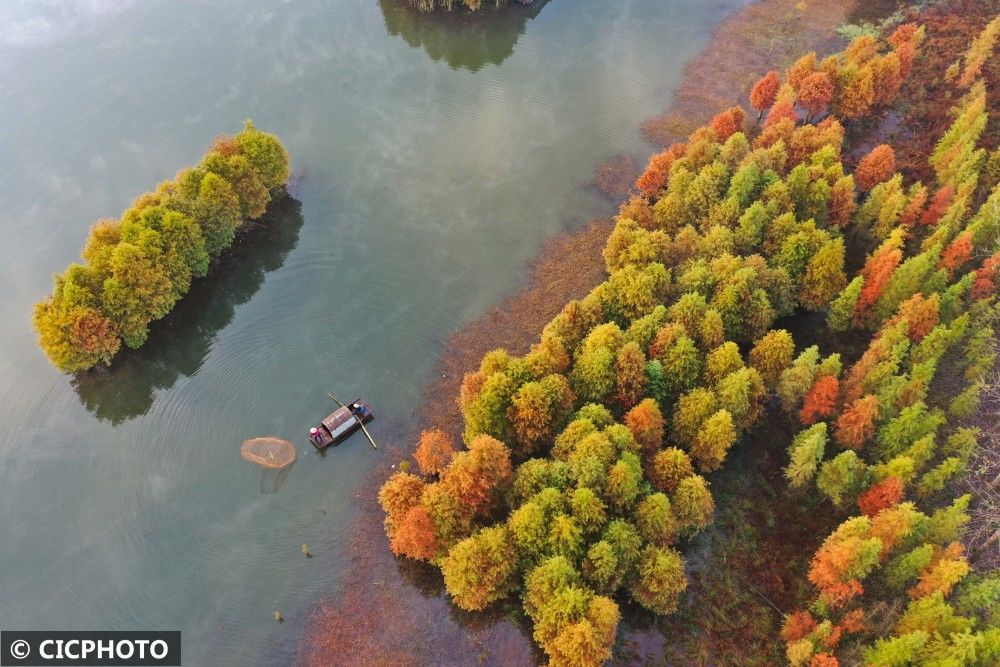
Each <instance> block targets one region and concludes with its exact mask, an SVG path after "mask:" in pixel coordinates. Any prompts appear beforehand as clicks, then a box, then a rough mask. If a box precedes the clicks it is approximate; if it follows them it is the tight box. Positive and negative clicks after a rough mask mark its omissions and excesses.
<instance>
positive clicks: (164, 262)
mask: <svg viewBox="0 0 1000 667" xmlns="http://www.w3.org/2000/svg"><path fill="white" fill-rule="evenodd" d="M288 176H289V162H288V154H287V152H286V151H285V148H284V147H283V146H282V145H281V142H280V141H279V140H278V138H277V137H275V136H274V135H271V134H267V133H264V132H261V131H260V130H257V129H256V128H255V127H254V126H253V123H251V122H250V121H247V123H246V127H244V128H243V130H242V131H240V132H239V133H237V134H236V135H234V136H232V137H226V136H222V137H219V138H218V139H216V140H215V142H214V143H213V144H212V147H211V148H210V149H209V151H208V152H207V153H206V154H205V156H204V158H202V161H201V163H199V164H198V165H197V166H195V167H190V168H187V169H184V170H182V171H181V172H180V173H178V174H177V176H176V177H175V178H174V179H173V180H170V181H164V182H163V183H160V184H159V185H158V186H157V188H156V190H155V191H154V192H147V193H146V194H144V195H142V196H141V197H139V198H138V199H136V200H135V202H133V204H132V206H131V207H130V208H129V209H128V210H127V211H125V212H124V213H123V214H122V215H121V217H120V218H119V219H117V220H115V219H108V220H101V221H99V222H98V223H97V224H95V225H94V226H93V227H92V228H91V229H90V234H89V236H88V238H87V242H86V245H85V246H84V249H83V251H82V253H81V257H82V259H83V261H84V263H83V264H73V265H71V266H70V267H69V268H68V269H66V271H65V272H64V273H61V274H58V275H56V277H55V288H54V289H53V291H52V295H51V296H50V297H48V298H47V299H46V300H44V301H42V302H41V303H39V304H38V305H37V306H36V307H35V314H34V323H35V329H36V330H37V331H38V334H39V344H40V345H41V347H42V349H43V350H44V351H45V354H46V355H48V358H49V360H50V361H51V362H52V364H53V365H55V366H56V368H58V369H60V370H62V371H66V372H76V371H82V370H86V369H88V368H92V367H93V366H96V365H97V364H99V363H101V362H103V363H106V364H107V363H110V362H111V359H112V358H113V357H114V356H115V355H116V354H117V353H118V350H119V349H120V347H121V344H122V343H123V342H124V343H125V345H126V346H128V347H130V348H137V347H139V346H141V345H142V344H143V343H144V342H145V341H146V338H147V337H148V335H149V325H150V323H151V322H154V321H156V320H159V319H161V318H163V317H164V316H165V315H166V314H167V313H169V312H170V311H171V309H172V308H173V307H174V305H175V304H176V303H177V301H178V300H179V299H181V298H182V297H183V296H184V295H185V294H186V293H187V292H188V290H189V289H190V288H191V281H192V280H193V279H195V278H201V277H204V276H205V275H207V273H208V271H209V267H210V265H211V262H212V261H213V259H215V258H216V257H218V256H219V254H220V253H222V252H223V251H225V250H226V249H227V248H228V247H230V246H231V245H232V243H233V242H234V240H235V239H236V238H237V235H238V233H239V231H240V229H241V227H242V226H243V225H244V224H248V222H249V221H253V220H256V219H258V218H260V217H261V216H262V215H263V214H264V212H265V210H266V209H267V205H268V203H269V202H270V201H271V199H272V197H274V196H275V195H277V194H278V193H279V192H280V191H281V189H282V188H283V187H284V186H285V184H286V182H287V181H288Z"/></svg>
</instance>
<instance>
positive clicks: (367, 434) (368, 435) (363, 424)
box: [327, 393, 378, 449]
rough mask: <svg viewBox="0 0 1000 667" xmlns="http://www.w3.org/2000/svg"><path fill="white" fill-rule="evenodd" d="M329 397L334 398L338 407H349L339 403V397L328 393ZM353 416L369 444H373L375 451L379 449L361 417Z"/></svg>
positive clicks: (353, 413)
mask: <svg viewBox="0 0 1000 667" xmlns="http://www.w3.org/2000/svg"><path fill="white" fill-rule="evenodd" d="M327 396H329V397H330V398H332V399H333V402H334V403H336V404H337V405H339V406H340V407H342V408H343V407H347V406H345V405H344V404H343V403H341V402H340V401H338V400H337V397H336V396H334V395H333V394H330V393H327ZM351 414H352V415H354V418H355V419H356V420H357V422H358V426H360V427H361V430H362V431H364V433H365V437H366V438H368V442H370V443H372V447H374V448H375V449H378V445H376V444H375V439H374V438H372V434H371V433H369V432H368V429H367V428H365V423H364V421H362V419H361V417H358V413H356V412H352V413H351Z"/></svg>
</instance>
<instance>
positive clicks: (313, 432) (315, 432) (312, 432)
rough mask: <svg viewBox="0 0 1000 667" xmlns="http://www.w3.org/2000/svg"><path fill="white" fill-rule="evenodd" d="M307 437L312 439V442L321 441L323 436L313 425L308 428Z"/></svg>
mask: <svg viewBox="0 0 1000 667" xmlns="http://www.w3.org/2000/svg"><path fill="white" fill-rule="evenodd" d="M309 437H310V438H312V439H313V442H323V436H322V435H321V434H320V432H319V429H318V428H316V427H315V426H313V427H312V428H311V429H309Z"/></svg>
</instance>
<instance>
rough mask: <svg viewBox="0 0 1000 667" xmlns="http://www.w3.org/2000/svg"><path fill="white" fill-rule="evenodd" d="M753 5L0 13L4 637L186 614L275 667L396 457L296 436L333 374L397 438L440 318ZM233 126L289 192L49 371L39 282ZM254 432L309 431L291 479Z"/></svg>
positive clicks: (594, 2)
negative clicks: (258, 148)
mask: <svg viewBox="0 0 1000 667" xmlns="http://www.w3.org/2000/svg"><path fill="white" fill-rule="evenodd" d="M746 2H747V0H709V1H706V0H623V1H609V0H550V1H549V2H547V3H545V2H542V1H541V0H538V1H537V2H536V3H535V5H534V6H532V7H530V8H523V7H520V6H517V7H512V8H511V9H510V10H509V11H508V12H507V13H505V14H503V15H502V16H497V17H492V18H491V20H487V21H484V20H481V19H480V20H469V19H457V18H448V19H446V20H438V19H435V18H432V17H427V16H414V15H413V14H410V13H409V12H406V11H404V10H401V9H400V8H399V7H398V6H397V5H395V4H393V3H392V2H391V1H390V0H381V1H376V0H334V1H332V2H330V1H320V0H299V1H298V2H294V3H275V2H272V1H271V0H261V1H260V2H221V1H220V2H212V3H207V2H200V1H191V2H176V1H173V2H166V1H152V0H143V1H141V2H140V1H137V2H121V1H114V0H80V1H78V2H73V1H72V0H64V1H62V2H58V1H55V0H45V1H42V0H15V1H14V2H11V3H5V4H4V6H3V7H2V8H0V168H2V172H3V174H4V178H3V182H2V184H0V223H2V225H3V227H2V230H3V239H4V240H3V243H0V285H2V292H0V424H2V426H3V428H2V430H0V489H2V498H3V500H2V502H0V531H2V535H3V538H2V540H0V627H3V628H6V629H40V628H56V629H81V628H82V629H163V630H170V629H180V630H182V631H183V633H184V635H183V643H184V662H185V664H188V665H206V664H232V665H249V664H263V663H274V664H281V663H285V662H290V661H291V660H292V659H293V658H294V655H293V654H294V649H295V642H296V639H297V636H298V633H299V632H300V631H301V629H302V627H303V624H304V621H305V618H306V615H307V612H308V611H309V609H310V606H311V605H312V604H313V603H314V602H315V601H316V600H317V599H318V598H320V597H321V596H322V595H323V594H324V593H329V592H330V591H332V590H334V589H335V587H336V585H337V577H338V573H339V571H340V570H339V568H338V558H339V555H340V552H341V547H342V545H343V544H344V540H345V538H346V537H347V535H346V532H347V531H348V529H349V526H350V523H351V522H350V519H351V517H352V516H353V513H354V511H355V506H354V504H353V501H354V494H355V489H356V486H357V484H358V482H359V480H360V479H361V478H362V476H363V474H364V472H365V470H367V469H368V468H369V467H370V466H372V465H374V463H375V462H377V461H378V460H379V457H380V456H381V452H380V451H379V452H377V451H374V450H372V449H371V448H370V447H369V446H368V445H367V443H366V442H365V441H364V440H363V439H362V438H361V437H355V438H353V439H352V440H350V441H349V442H348V443H347V444H346V445H344V446H341V447H340V448H338V449H335V450H331V451H330V452H329V454H327V455H326V456H321V455H319V454H318V453H317V452H315V451H314V450H313V449H312V448H311V447H310V445H309V444H308V442H307V441H306V440H305V438H304V434H305V432H306V430H307V429H308V427H309V426H310V425H311V424H312V423H313V422H314V421H316V420H317V419H318V418H319V417H322V416H323V415H325V414H326V413H327V412H328V410H329V409H330V402H329V400H328V399H327V398H326V392H327V391H333V392H334V393H336V394H338V395H339V397H340V398H341V399H344V400H347V399H350V398H353V397H354V395H355V394H363V395H365V396H366V397H368V398H369V399H370V400H371V401H372V402H373V404H374V406H375V409H376V411H377V412H378V414H379V419H378V420H377V421H376V422H374V424H373V425H372V428H371V431H372V433H373V435H374V436H375V438H376V439H378V438H380V437H381V438H392V437H394V436H395V434H397V433H399V432H400V431H401V430H402V429H403V428H404V427H405V426H406V424H407V422H408V420H409V419H410V417H411V415H412V414H413V412H414V410H415V409H416V408H417V406H418V401H419V398H420V391H421V388H422V387H423V385H424V383H425V382H426V381H427V380H428V379H429V376H430V374H431V372H432V369H433V365H434V362H435V359H436V355H437V354H438V352H439V351H440V349H441V345H442V343H443V341H444V339H445V337H446V336H447V334H448V332H450V331H453V330H455V329H456V328H457V327H460V326H461V325H462V324H463V323H465V322H467V321H469V320H470V319H472V318H474V317H476V316H477V315H479V314H480V313H482V312H483V311H484V310H485V309H486V308H487V307H488V306H489V305H490V304H492V303H494V302H496V301H497V300H498V299H500V298H502V297H503V296H504V295H505V294H508V293H510V292H511V291H512V290H514V289H516V288H517V287H518V285H519V284H520V282H521V281H522V280H523V276H524V267H525V265H526V262H527V261H528V260H529V259H530V258H531V257H532V256H533V255H534V254H535V253H536V252H537V250H538V248H539V246H540V244H541V242H542V241H543V240H544V239H545V237H546V236H549V235H551V234H553V233H555V232H558V231H560V230H563V229H567V228H571V227H573V226H575V225H579V224H581V223H582V222H584V221H585V220H586V219H588V218H590V217H594V216H598V215H607V214H609V213H610V212H611V211H612V210H613V206H612V204H611V203H610V202H609V201H608V200H606V199H605V198H604V197H603V196H602V195H600V194H599V193H597V192H596V191H595V190H594V189H593V188H592V187H591V186H590V185H589V182H590V179H591V177H592V175H593V171H594V169H595V167H596V166H597V165H598V164H599V163H600V162H602V161H603V160H604V159H606V158H608V157H610V156H611V155H613V154H615V153H618V152H621V151H625V152H629V153H631V154H634V155H636V156H637V157H640V158H644V157H645V155H646V154H647V153H648V150H649V149H648V147H646V146H644V145H643V143H642V141H641V139H640V138H639V136H638V132H637V130H636V128H637V126H638V124H639V122H640V121H641V120H642V119H643V118H645V117H647V116H650V115H652V114H654V113H657V112H659V111H661V110H662V109H663V108H664V107H665V106H666V105H667V104H668V103H669V101H670V95H671V91H672V89H673V88H674V87H675V86H676V84H677V83H678V81H679V78H680V73H681V69H682V67H683V64H684V62H685V61H686V60H687V59H689V58H690V57H692V56H693V55H694V54H696V53H697V52H698V50H699V49H700V48H701V47H702V46H703V45H704V44H705V42H706V40H707V38H708V36H709V33H710V31H711V29H712V27H713V26H714V25H715V24H716V23H717V22H718V21H719V20H721V19H722V18H723V17H724V16H725V15H726V14H727V13H729V12H730V11H732V10H734V9H735V8H736V7H739V6H742V5H743V4H745V3H746ZM488 18H489V17H488ZM248 117H250V118H253V120H254V121H255V123H256V124H257V126H258V127H259V128H261V129H264V130H267V131H270V132H275V133H277V134H278V135H279V136H280V137H281V138H282V140H283V141H284V143H285V145H286V146H287V147H288V150H289V152H290V153H291V155H292V160H293V166H294V171H295V174H296V177H295V181H296V182H295V185H294V187H293V193H294V196H295V199H294V200H286V201H284V202H282V203H281V204H280V205H278V206H275V207H273V210H272V211H271V213H270V214H269V216H268V228H267V229H265V230H260V231H258V232H256V233H254V234H253V235H251V236H250V238H248V239H247V240H246V242H245V243H244V244H243V245H242V246H240V247H239V248H238V249H237V250H236V251H235V252H234V253H232V254H231V255H230V256H229V257H228V258H227V260H226V261H225V262H224V264H223V266H222V267H220V268H219V269H218V271H217V273H216V274H214V275H213V276H212V277H211V278H210V279H209V280H208V281H207V282H204V283H203V284H201V285H198V286H196V287H195V289H194V291H193V292H192V293H191V294H190V295H189V296H188V297H187V299H186V300H185V301H184V302H183V303H182V304H181V305H180V306H179V307H178V308H177V310H176V311H175V313H174V314H172V315H171V316H170V317H169V318H168V319H167V320H166V321H165V322H163V323H160V324H159V325H158V326H156V327H155V328H154V333H153V335H152V337H151V340H150V342H149V343H148V344H147V345H146V346H145V347H144V348H143V349H142V350H140V351H139V352H137V353H128V354H125V355H122V357H121V358H119V359H118V360H117V362H116V364H115V366H114V367H113V368H112V369H111V370H110V372H102V373H95V374H90V375H86V376H81V377H78V378H72V377H69V376H65V375H61V374H59V373H58V372H57V371H55V370H54V369H53V368H52V367H51V366H49V364H48V362H47V361H46V359H45V358H44V356H43V355H42V353H41V352H40V351H39V350H38V348H37V347H36V346H35V340H34V338H35V336H34V332H33V331H32V328H31V322H30V316H31V307H32V304H33V303H34V302H36V301H38V300H40V299H41V298H43V297H44V296H45V295H46V294H47V293H48V291H49V289H50V275H51V274H52V273H53V272H55V271H58V270H62V269H63V268H64V267H65V266H66V264H68V263H69V262H72V261H74V260H75V259H76V257H77V253H78V252H79V249H80V247H81V246H82V244H83V241H84V238H85V236H86V231H87V228H88V226H89V225H90V224H91V223H92V222H93V221H95V220H97V219H98V218H100V217H107V216H116V215H118V214H119V213H120V212H121V211H122V210H123V209H124V208H125V207H126V206H127V205H128V204H129V202H130V201H131V200H132V199H133V198H134V197H136V196H137V195H139V194H140V193H142V192H144V191H145V190H147V189H151V188H152V187H153V186H154V185H155V184H156V183H157V182H158V181H160V180H162V179H164V178H168V177H170V176H172V175H173V173H174V172H175V171H177V170H178V169H180V168H181V167H183V166H185V165H188V164H191V163H194V162H195V161H197V160H198V159H199V158H200V156H201V154H202V152H203V151H204V149H205V147H206V146H207V145H208V143H209V142H210V141H211V140H212V138H213V137H214V136H215V135H216V134H218V133H220V132H234V131H236V130H238V129H239V127H240V126H241V124H242V121H243V119H245V118H248ZM265 434H275V435H278V436H280V437H285V438H287V439H290V440H293V441H294V442H295V443H296V444H297V446H298V452H299V460H298V462H297V463H296V464H295V466H294V467H293V468H292V469H291V470H290V471H288V474H287V475H285V476H284V477H282V478H277V477H275V476H273V475H271V476H262V473H261V471H260V469H258V468H257V467H255V466H253V465H251V464H249V463H246V462H244V461H243V460H242V459H241V458H240V456H239V444H240V442H241V440H243V439H244V438H246V437H252V436H256V435H265ZM302 543H308V544H309V545H310V546H311V548H312V552H313V554H314V556H315V557H314V558H312V559H308V560H307V559H306V558H304V557H303V555H302V553H301V551H300V545H301V544H302ZM275 609H280V610H281V611H282V613H283V614H284V616H285V618H286V622H285V623H284V624H283V625H278V624H276V623H275V622H274V621H273V620H272V618H271V615H272V612H273V611H274V610H275Z"/></svg>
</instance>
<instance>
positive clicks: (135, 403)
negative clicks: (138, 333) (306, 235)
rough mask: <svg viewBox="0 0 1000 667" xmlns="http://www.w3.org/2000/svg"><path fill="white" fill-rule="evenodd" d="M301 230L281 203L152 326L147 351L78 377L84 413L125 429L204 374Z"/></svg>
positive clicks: (297, 211)
mask: <svg viewBox="0 0 1000 667" xmlns="http://www.w3.org/2000/svg"><path fill="white" fill-rule="evenodd" d="M301 227H302V203H301V202H299V201H298V200H296V199H295V198H293V197H292V196H290V195H289V196H286V197H284V198H282V199H280V200H278V201H275V202H274V203H273V204H272V205H271V207H270V208H269V209H268V211H267V213H266V214H265V215H264V217H263V218H261V220H260V221H259V222H258V223H257V224H255V225H253V226H252V227H251V228H250V229H249V231H247V232H246V234H245V235H244V236H243V238H242V239H239V240H238V241H237V242H236V244H235V245H234V246H233V247H232V248H231V249H230V250H229V251H228V252H226V253H225V254H224V255H223V256H222V257H221V258H220V259H219V261H218V264H217V265H216V266H214V267H212V270H211V271H210V272H209V275H208V276H207V277H206V278H203V279H201V280H198V281H196V282H195V283H194V285H192V287H191V291H190V292H188V293H187V294H186V295H185V296H184V298H182V299H181V300H180V301H179V302H178V303H177V306H176V307H175V308H174V309H173V310H172V311H171V312H170V314H169V315H167V316H166V317H165V318H163V319H162V320H160V321H159V322H156V323H154V324H153V325H152V327H151V329H150V334H149V340H147V341H146V344H145V345H143V346H142V347H141V348H139V349H138V350H129V349H126V348H122V351H121V352H119V354H118V355H117V356H116V357H115V358H114V360H113V361H112V363H111V366H109V367H102V368H97V369H94V370H90V371H86V372H83V373H78V374H76V375H75V376H74V377H73V379H72V380H71V384H72V385H73V388H74V389H75V390H76V393H77V395H78V396H79V398H80V402H81V403H83V405H84V407H86V408H87V410H89V411H90V412H92V413H93V414H94V416H96V417H97V418H98V419H100V420H102V421H109V422H111V423H112V424H120V423H122V422H124V421H128V420H130V419H134V418H135V417H138V416H140V415H143V414H145V413H146V412H147V411H148V410H149V408H150V407H151V406H152V404H153V395H154V393H155V392H156V390H158V389H167V388H169V387H172V386H173V385H174V383H175V382H177V379H178V377H180V376H181V375H183V376H185V377H190V376H192V375H194V374H195V373H197V372H198V369H200V368H201V366H202V364H203V363H204V361H205V359H206V357H207V356H208V354H209V352H211V350H212V346H213V344H214V343H215V338H216V335H217V334H218V333H219V332H220V331H221V330H222V329H224V328H225V327H226V326H227V325H228V324H229V323H230V322H232V320H233V315H234V313H235V311H236V306H238V305H240V304H243V303H246V302H247V301H249V300H250V299H251V298H252V297H253V296H254V294H256V293H257V291H258V290H260V288H261V286H262V285H263V284H264V277H265V276H266V275H267V274H268V273H270V272H271V271H274V270H276V269H278V268H280V267H281V266H282V265H283V264H284V262H285V258H286V257H287V256H288V253H290V252H291V251H292V250H293V249H294V248H295V246H296V245H297V244H298V240H299V230H300V229H301Z"/></svg>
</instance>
